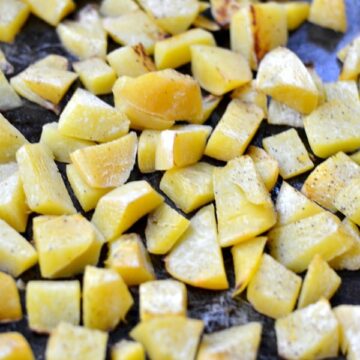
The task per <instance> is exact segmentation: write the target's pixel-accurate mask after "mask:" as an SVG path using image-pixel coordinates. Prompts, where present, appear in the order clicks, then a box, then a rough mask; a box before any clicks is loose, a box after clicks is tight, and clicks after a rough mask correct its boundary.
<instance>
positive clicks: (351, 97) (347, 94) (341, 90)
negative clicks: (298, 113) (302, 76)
mask: <svg viewBox="0 0 360 360" xmlns="http://www.w3.org/2000/svg"><path fill="white" fill-rule="evenodd" d="M324 90H325V95H326V101H328V102H329V101H335V100H337V101H343V102H347V103H350V102H353V103H354V104H355V106H356V104H357V105H359V90H358V87H357V85H356V82H355V81H354V80H347V81H336V82H333V83H326V84H324Z"/></svg>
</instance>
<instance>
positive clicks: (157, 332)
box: [130, 316, 204, 360]
mask: <svg viewBox="0 0 360 360" xmlns="http://www.w3.org/2000/svg"><path fill="white" fill-rule="evenodd" d="M203 327H204V325H203V322H202V321H201V320H194V319H187V318H183V317H180V316H166V317H161V318H154V319H151V320H148V321H144V322H141V323H140V324H138V325H137V326H136V327H135V328H134V329H133V330H132V331H131V333H130V336H131V337H132V338H133V339H135V340H136V341H138V342H140V343H141V344H143V345H144V347H145V350H146V352H147V354H148V355H149V357H150V359H167V358H168V359H174V360H185V359H194V358H195V354H196V350H197V347H198V344H199V341H200V336H201V333H202V330H203ZM179 334H181V336H179Z"/></svg>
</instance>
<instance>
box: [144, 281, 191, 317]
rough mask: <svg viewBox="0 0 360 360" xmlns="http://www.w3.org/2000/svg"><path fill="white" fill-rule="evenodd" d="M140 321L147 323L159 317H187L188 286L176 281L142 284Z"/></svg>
mask: <svg viewBox="0 0 360 360" xmlns="http://www.w3.org/2000/svg"><path fill="white" fill-rule="evenodd" d="M139 292H140V300H139V301H140V305H139V306H140V320H141V321H145V320H149V319H152V318H154V317H158V316H168V315H178V316H186V310H187V291H186V286H185V285H184V284H183V283H181V282H179V281H175V280H157V281H148V282H146V283H144V284H141V285H140V287H139Z"/></svg>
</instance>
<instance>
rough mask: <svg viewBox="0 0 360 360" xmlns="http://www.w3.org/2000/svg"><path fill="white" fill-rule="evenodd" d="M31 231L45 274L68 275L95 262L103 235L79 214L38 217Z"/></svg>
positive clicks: (79, 271) (43, 273)
mask: <svg viewBox="0 0 360 360" xmlns="http://www.w3.org/2000/svg"><path fill="white" fill-rule="evenodd" d="M33 233H34V235H33V236H34V241H35V247H36V249H37V251H38V254H39V264H40V271H41V275H42V276H43V277H44V278H50V279H51V278H61V277H70V276H73V275H76V274H79V273H82V272H83V271H84V269H85V266H86V265H95V264H96V263H97V262H98V259H99V255H100V250H101V247H102V244H103V239H102V238H101V237H100V235H98V234H97V232H96V229H95V228H94V227H93V226H92V224H91V223H90V222H89V221H88V220H86V219H85V218H84V217H83V216H82V215H80V214H77V215H72V216H54V217H51V216H50V217H49V216H40V217H37V218H35V219H34V221H33Z"/></svg>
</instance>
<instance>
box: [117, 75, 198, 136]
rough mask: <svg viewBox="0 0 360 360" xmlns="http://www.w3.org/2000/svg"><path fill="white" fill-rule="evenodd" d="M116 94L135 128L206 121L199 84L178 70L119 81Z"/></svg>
mask: <svg viewBox="0 0 360 360" xmlns="http://www.w3.org/2000/svg"><path fill="white" fill-rule="evenodd" d="M113 93H114V97H115V106H116V108H118V109H120V110H121V111H123V112H125V113H126V115H127V116H128V117H129V119H130V121H131V127H132V128H134V129H140V130H141V129H154V130H163V129H168V128H170V127H171V126H172V125H173V124H174V122H175V121H179V120H182V121H183V120H187V121H189V122H199V121H200V120H201V119H202V113H203V112H202V98H201V89H200V86H199V84H198V83H197V81H195V80H194V79H193V78H192V77H191V76H189V75H184V74H182V73H179V72H178V71H176V70H172V69H167V70H162V71H155V72H150V73H148V74H144V75H142V76H139V77H137V78H129V77H122V78H119V79H118V81H117V82H116V83H115V85H114V88H113Z"/></svg>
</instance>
